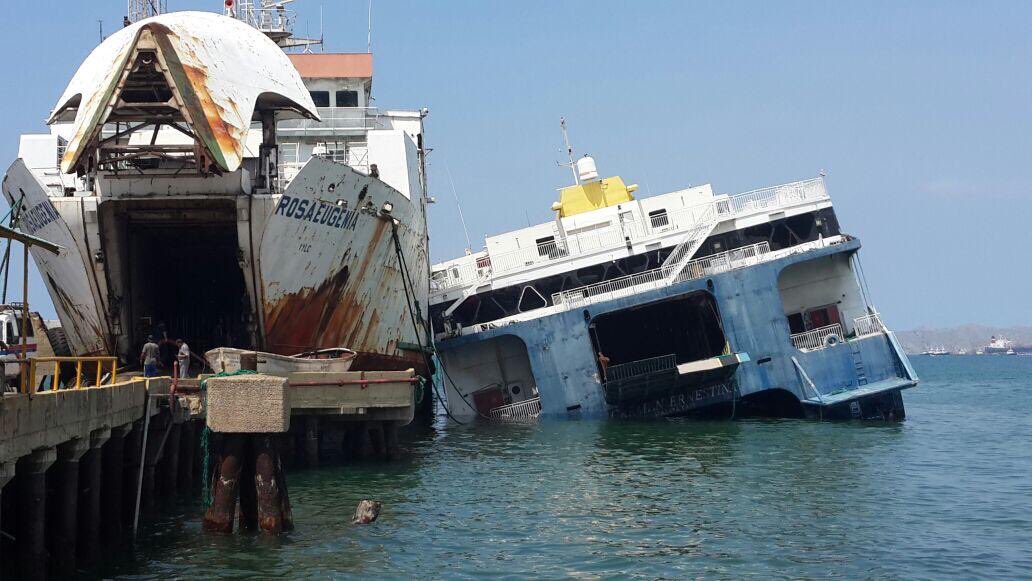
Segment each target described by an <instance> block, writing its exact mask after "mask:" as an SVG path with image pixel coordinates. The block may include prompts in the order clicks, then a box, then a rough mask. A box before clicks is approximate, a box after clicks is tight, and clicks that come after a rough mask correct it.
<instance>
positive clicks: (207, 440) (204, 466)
mask: <svg viewBox="0 0 1032 581" xmlns="http://www.w3.org/2000/svg"><path fill="white" fill-rule="evenodd" d="M252 373H258V372H257V371H254V370H253V369H238V370H237V371H223V372H221V373H216V374H215V375H212V376H210V377H206V378H204V379H202V380H201V397H202V398H203V400H204V410H205V413H207V410H208V380H209V379H211V378H212V377H231V376H234V375H250V374H252ZM201 455H202V458H203V460H204V461H203V462H202V463H201V504H203V505H204V508H208V507H209V506H211V503H212V502H213V501H214V500H215V499H214V498H212V496H211V488H212V487H211V428H209V427H208V426H204V429H203V430H201Z"/></svg>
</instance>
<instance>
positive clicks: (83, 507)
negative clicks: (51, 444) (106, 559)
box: [76, 428, 111, 564]
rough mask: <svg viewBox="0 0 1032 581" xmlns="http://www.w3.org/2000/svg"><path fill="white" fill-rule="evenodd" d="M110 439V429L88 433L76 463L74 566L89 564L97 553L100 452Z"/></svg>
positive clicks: (98, 544)
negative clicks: (77, 475)
mask: <svg viewBox="0 0 1032 581" xmlns="http://www.w3.org/2000/svg"><path fill="white" fill-rule="evenodd" d="M110 438H111V430H110V428H102V429H99V430H94V431H93V432H91V433H90V438H89V446H90V448H89V450H87V451H86V453H85V454H83V456H82V459H81V460H80V461H79V487H78V488H79V501H78V504H79V506H78V533H79V542H78V543H77V545H76V547H77V555H76V559H77V562H78V563H80V564H89V563H93V562H94V561H95V560H96V559H97V554H98V550H99V549H100V489H101V480H102V478H101V475H102V472H101V460H102V448H103V446H104V444H105V443H106V442H107V441H108V440H109V439H110Z"/></svg>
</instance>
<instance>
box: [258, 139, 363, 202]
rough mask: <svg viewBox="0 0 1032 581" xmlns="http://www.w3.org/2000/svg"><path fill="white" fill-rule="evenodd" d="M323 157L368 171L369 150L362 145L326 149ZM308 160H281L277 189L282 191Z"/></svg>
mask: <svg viewBox="0 0 1032 581" xmlns="http://www.w3.org/2000/svg"><path fill="white" fill-rule="evenodd" d="M323 157H325V158H327V159H332V160H333V161H335V162H337V163H343V164H345V165H347V166H349V167H351V168H352V169H355V170H357V171H359V172H362V173H366V174H367V173H369V152H368V150H367V149H366V148H364V147H353V148H348V149H346V150H344V149H341V150H334V151H328V152H327V154H326V155H324V156H323ZM306 163H308V161H283V162H280V164H279V165H278V166H277V167H278V168H279V177H278V183H279V189H280V191H283V190H284V189H286V187H287V186H288V185H290V182H291V180H293V179H294V178H295V177H297V174H298V173H300V172H301V168H303V167H305V164H306Z"/></svg>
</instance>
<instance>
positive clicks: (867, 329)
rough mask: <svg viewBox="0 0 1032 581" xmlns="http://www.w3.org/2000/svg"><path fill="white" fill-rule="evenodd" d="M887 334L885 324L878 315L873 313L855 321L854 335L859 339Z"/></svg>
mask: <svg viewBox="0 0 1032 581" xmlns="http://www.w3.org/2000/svg"><path fill="white" fill-rule="evenodd" d="M884 332H885V324H884V323H882V321H881V316H879V315H878V313H871V314H869V315H864V316H862V317H857V318H855V319H853V333H854V334H855V335H856V337H857V338H860V337H867V336H869V335H878V334H879V333H884Z"/></svg>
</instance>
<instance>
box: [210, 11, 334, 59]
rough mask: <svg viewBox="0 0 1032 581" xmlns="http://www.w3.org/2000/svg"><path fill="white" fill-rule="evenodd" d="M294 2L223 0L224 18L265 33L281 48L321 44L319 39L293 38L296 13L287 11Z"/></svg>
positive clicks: (321, 40)
mask: <svg viewBox="0 0 1032 581" xmlns="http://www.w3.org/2000/svg"><path fill="white" fill-rule="evenodd" d="M293 1H294V0H224V3H225V6H226V16H232V17H233V18H236V19H237V20H241V21H243V22H245V23H247V24H249V25H251V26H253V27H255V28H257V29H258V30H260V31H262V32H264V33H265V35H266V36H268V37H269V38H271V39H272V40H274V41H275V42H276V44H278V45H280V47H282V48H285V49H286V48H301V47H303V48H305V49H306V50H307V49H309V48H311V47H313V46H317V45H321V44H322V43H323V39H322V36H321V35H322V31H320V33H319V34H320V38H295V37H294V24H295V23H296V22H297V13H296V12H295V11H293V10H287V8H286V6H287V4H290V3H291V2H293Z"/></svg>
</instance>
